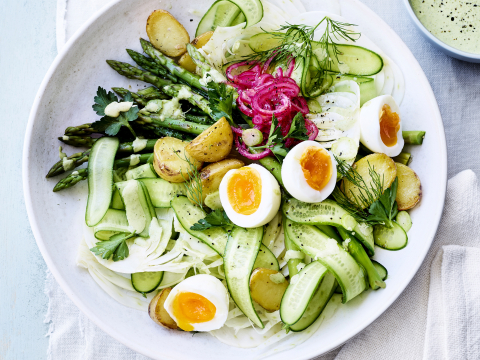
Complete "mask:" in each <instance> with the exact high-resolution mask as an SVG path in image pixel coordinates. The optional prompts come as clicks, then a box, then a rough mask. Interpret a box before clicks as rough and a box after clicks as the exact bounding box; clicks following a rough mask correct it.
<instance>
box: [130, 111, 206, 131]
mask: <svg viewBox="0 0 480 360" xmlns="http://www.w3.org/2000/svg"><path fill="white" fill-rule="evenodd" d="M135 122H137V123H139V124H150V125H154V126H156V127H166V128H169V129H173V130H178V131H184V132H186V133H189V134H194V135H200V134H201V133H202V132H203V131H204V130H206V129H208V128H209V127H210V126H209V125H202V124H196V123H194V122H190V121H185V120H176V119H161V117H160V115H158V114H154V113H149V112H148V111H146V110H145V109H142V110H140V111H139V113H138V120H136V121H135Z"/></svg>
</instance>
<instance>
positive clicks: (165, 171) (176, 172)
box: [153, 137, 203, 183]
mask: <svg viewBox="0 0 480 360" xmlns="http://www.w3.org/2000/svg"><path fill="white" fill-rule="evenodd" d="M187 144H188V143H187V142H184V141H182V140H179V139H177V138H173V137H164V138H161V139H158V140H157V142H156V143H155V148H154V159H153V168H154V169H155V172H156V173H157V174H158V176H160V177H161V178H162V179H164V180H167V181H170V182H173V183H181V182H185V180H188V178H189V177H190V175H191V174H190V166H189V164H188V163H187V161H185V160H184V159H185V158H187V159H188V160H189V161H190V162H191V163H192V164H193V165H194V166H195V167H196V168H197V169H198V170H199V169H200V168H201V167H202V165H203V162H201V161H197V160H196V159H194V158H193V157H192V156H190V155H189V154H188V152H186V151H185V149H186V146H187Z"/></svg>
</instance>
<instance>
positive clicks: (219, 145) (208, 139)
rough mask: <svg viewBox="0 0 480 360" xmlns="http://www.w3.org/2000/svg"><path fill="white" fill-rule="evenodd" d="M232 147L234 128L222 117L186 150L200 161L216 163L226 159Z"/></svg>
mask: <svg viewBox="0 0 480 360" xmlns="http://www.w3.org/2000/svg"><path fill="white" fill-rule="evenodd" d="M232 146H233V133H232V128H231V127H230V124H229V123H228V121H227V119H225V117H222V118H221V119H220V120H218V121H217V122H216V123H215V124H213V125H212V126H210V127H209V128H208V129H207V130H205V131H204V132H202V133H201V134H200V135H198V136H197V137H196V138H195V139H193V141H192V142H191V143H190V144H188V145H187V147H186V148H185V149H186V150H187V152H188V153H189V154H190V155H191V156H192V157H193V158H194V159H196V160H198V161H205V162H216V161H220V160H222V159H224V158H226V157H227V155H228V154H229V153H230V150H232Z"/></svg>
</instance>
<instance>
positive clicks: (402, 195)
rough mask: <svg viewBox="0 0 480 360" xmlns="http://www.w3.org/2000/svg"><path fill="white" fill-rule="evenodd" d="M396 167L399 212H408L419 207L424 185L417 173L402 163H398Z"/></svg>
mask: <svg viewBox="0 0 480 360" xmlns="http://www.w3.org/2000/svg"><path fill="white" fill-rule="evenodd" d="M396 165H397V177H398V188H397V197H396V200H397V205H398V210H399V211H400V210H408V209H411V208H413V207H414V206H415V205H417V204H418V202H419V201H420V199H421V198H422V184H421V183H420V179H419V178H418V176H417V174H416V173H415V171H413V170H412V169H410V168H409V167H408V166H406V165H403V164H400V163H396Z"/></svg>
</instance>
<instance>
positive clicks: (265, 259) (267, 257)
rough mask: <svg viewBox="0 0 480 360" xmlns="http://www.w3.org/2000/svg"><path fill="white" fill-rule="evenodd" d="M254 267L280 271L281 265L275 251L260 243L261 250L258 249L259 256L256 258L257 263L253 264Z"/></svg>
mask: <svg viewBox="0 0 480 360" xmlns="http://www.w3.org/2000/svg"><path fill="white" fill-rule="evenodd" d="M253 268H254V269H257V268H264V269H270V270H275V271H279V270H280V266H279V265H278V260H277V258H276V257H275V255H273V253H272V252H271V251H270V250H269V249H268V248H267V247H266V246H265V245H263V244H262V245H260V250H259V251H258V255H257V258H256V259H255V264H253Z"/></svg>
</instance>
